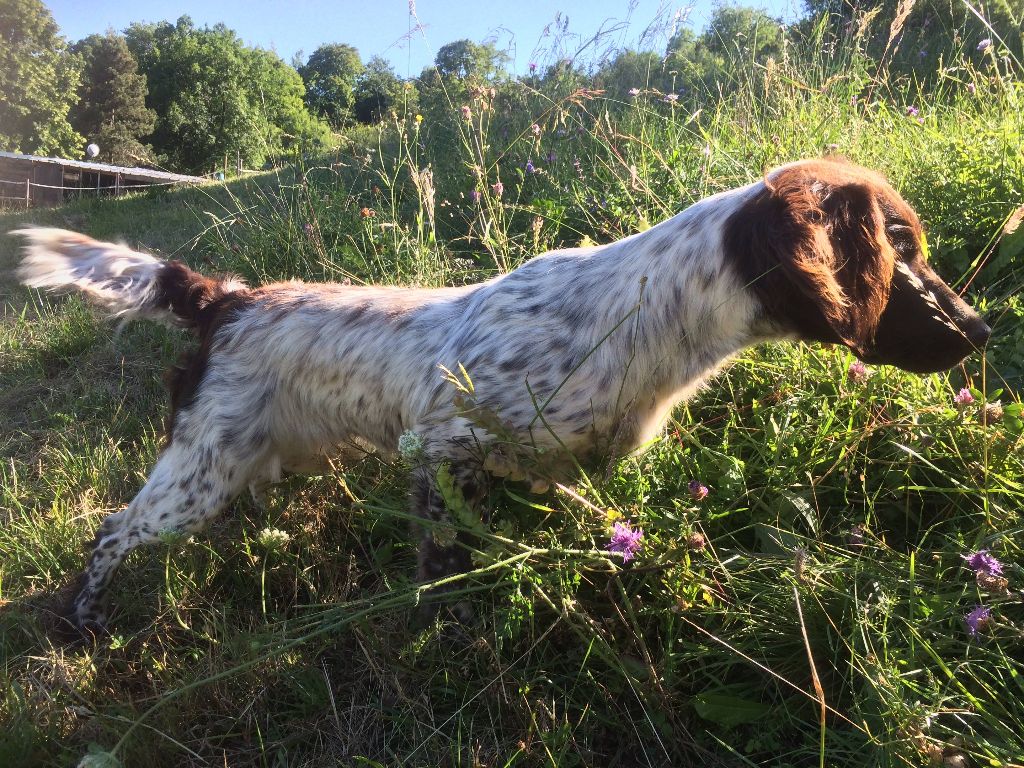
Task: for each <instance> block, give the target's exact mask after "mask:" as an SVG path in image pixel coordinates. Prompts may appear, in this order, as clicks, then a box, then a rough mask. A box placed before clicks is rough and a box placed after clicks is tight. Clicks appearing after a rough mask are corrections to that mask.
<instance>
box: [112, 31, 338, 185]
mask: <svg viewBox="0 0 1024 768" xmlns="http://www.w3.org/2000/svg"><path fill="white" fill-rule="evenodd" d="M125 36H126V38H127V41H128V46H129V48H130V49H131V50H132V52H133V53H134V54H135V56H136V57H137V59H138V61H139V66H140V69H141V71H142V72H143V73H144V74H145V75H146V77H147V80H148V83H149V97H148V99H147V104H149V106H150V107H152V108H153V109H154V110H155V111H156V113H157V116H158V117H157V125H156V129H155V131H154V132H153V138H152V141H153V148H154V149H155V150H156V152H157V153H159V154H160V155H162V156H163V157H165V158H166V159H167V163H168V164H169V165H170V166H171V167H174V168H178V169H182V170H191V171H197V172H199V171H208V170H210V169H211V168H220V167H222V166H223V165H225V164H227V165H229V166H231V167H233V166H234V164H235V161H236V160H238V161H240V162H241V163H242V164H243V165H245V166H247V167H254V166H255V167H260V166H262V165H263V164H264V162H265V161H267V160H268V159H270V158H274V157H276V156H279V155H281V154H283V153H286V152H289V151H291V150H294V149H297V148H310V149H313V148H317V147H323V146H324V144H325V143H326V139H327V129H326V126H324V125H323V124H322V123H321V122H320V121H319V120H318V119H316V118H314V117H312V116H310V115H309V113H308V112H307V111H306V109H305V105H304V103H303V98H304V96H305V88H304V86H303V84H302V79H301V78H300V77H299V75H298V73H297V72H296V71H295V70H294V69H292V68H291V67H289V66H288V65H286V64H285V63H284V62H283V61H281V60H280V58H278V57H277V55H275V54H274V53H271V52H269V51H264V50H261V49H259V48H250V47H248V46H246V45H245V44H244V43H243V42H242V41H241V40H240V39H239V38H238V36H237V35H236V34H235V33H234V32H233V31H231V30H229V29H228V28H227V27H225V26H224V25H222V24H218V25H215V26H214V27H212V28H211V27H204V28H202V29H198V28H196V27H195V26H194V25H193V24H192V21H191V19H189V18H188V17H187V16H183V17H182V18H180V19H178V21H177V23H176V24H170V23H168V22H160V23H159V24H133V25H132V26H130V27H129V28H128V29H127V30H126V31H125Z"/></svg>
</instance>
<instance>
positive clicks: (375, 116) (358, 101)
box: [352, 56, 416, 124]
mask: <svg viewBox="0 0 1024 768" xmlns="http://www.w3.org/2000/svg"><path fill="white" fill-rule="evenodd" d="M415 95H416V92H415V91H414V90H413V89H412V87H411V86H408V87H407V85H406V83H404V82H402V81H401V80H399V79H398V76H397V75H396V74H395V71H394V69H393V68H392V67H391V65H390V64H389V63H388V61H387V59H384V58H382V57H380V56H374V57H373V58H372V59H370V60H369V61H368V62H366V67H365V68H364V69H363V71H362V72H360V73H359V77H358V78H356V85H355V92H354V105H353V109H352V111H353V114H354V115H355V118H356V119H357V120H358V121H359V122H360V123H364V124H370V123H379V122H380V121H381V120H383V119H384V118H385V117H386V116H387V115H388V113H389V112H392V111H395V110H397V109H398V108H399V107H401V108H402V110H403V111H404V112H415V106H416V102H415ZM410 97H412V98H411V99H410Z"/></svg>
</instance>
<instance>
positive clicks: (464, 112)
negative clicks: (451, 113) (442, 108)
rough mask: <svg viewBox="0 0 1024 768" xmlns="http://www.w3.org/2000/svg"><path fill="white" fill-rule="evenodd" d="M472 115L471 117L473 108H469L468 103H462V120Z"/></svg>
mask: <svg viewBox="0 0 1024 768" xmlns="http://www.w3.org/2000/svg"><path fill="white" fill-rule="evenodd" d="M472 117H473V110H471V109H470V108H469V105H467V104H463V105H462V119H463V120H469V119H470V118H472Z"/></svg>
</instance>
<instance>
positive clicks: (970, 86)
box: [967, 83, 978, 96]
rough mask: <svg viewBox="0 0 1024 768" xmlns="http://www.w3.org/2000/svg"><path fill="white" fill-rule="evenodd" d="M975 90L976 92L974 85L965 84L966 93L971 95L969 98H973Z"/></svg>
mask: <svg viewBox="0 0 1024 768" xmlns="http://www.w3.org/2000/svg"><path fill="white" fill-rule="evenodd" d="M976 90H978V89H977V86H975V85H974V83H968V84H967V92H968V93H969V94H971V96H973V95H974V92H975V91H976Z"/></svg>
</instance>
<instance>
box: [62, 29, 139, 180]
mask: <svg viewBox="0 0 1024 768" xmlns="http://www.w3.org/2000/svg"><path fill="white" fill-rule="evenodd" d="M73 50H74V52H75V53H77V54H78V55H79V56H81V57H82V61H83V63H84V68H83V70H82V83H81V85H80V86H79V89H78V93H79V101H78V104H77V105H76V106H75V107H73V108H72V110H71V115H70V117H71V124H72V125H73V126H74V128H75V130H76V131H78V132H79V133H81V134H82V135H83V136H85V137H86V140H88V141H92V142H95V143H96V144H98V145H99V148H100V154H99V159H100V160H101V161H103V162H110V163H114V164H116V165H137V164H139V163H152V162H153V161H154V159H155V158H154V157H153V150H152V149H151V148H150V147H148V146H146V145H144V144H142V142H141V141H140V139H142V138H143V137H145V136H148V135H149V134H150V133H152V132H153V127H154V126H155V125H156V112H154V111H153V110H151V109H147V108H146V93H147V88H146V77H145V76H144V75H141V74H139V63H138V62H137V61H136V60H135V57H134V56H133V55H132V52H131V51H130V50H128V44H127V43H126V42H125V40H124V38H123V37H121V36H120V35H118V34H115V33H114V32H107V33H106V34H105V35H90V36H89V37H87V38H85V39H84V40H80V41H79V42H77V43H75V45H74V47H73Z"/></svg>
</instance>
